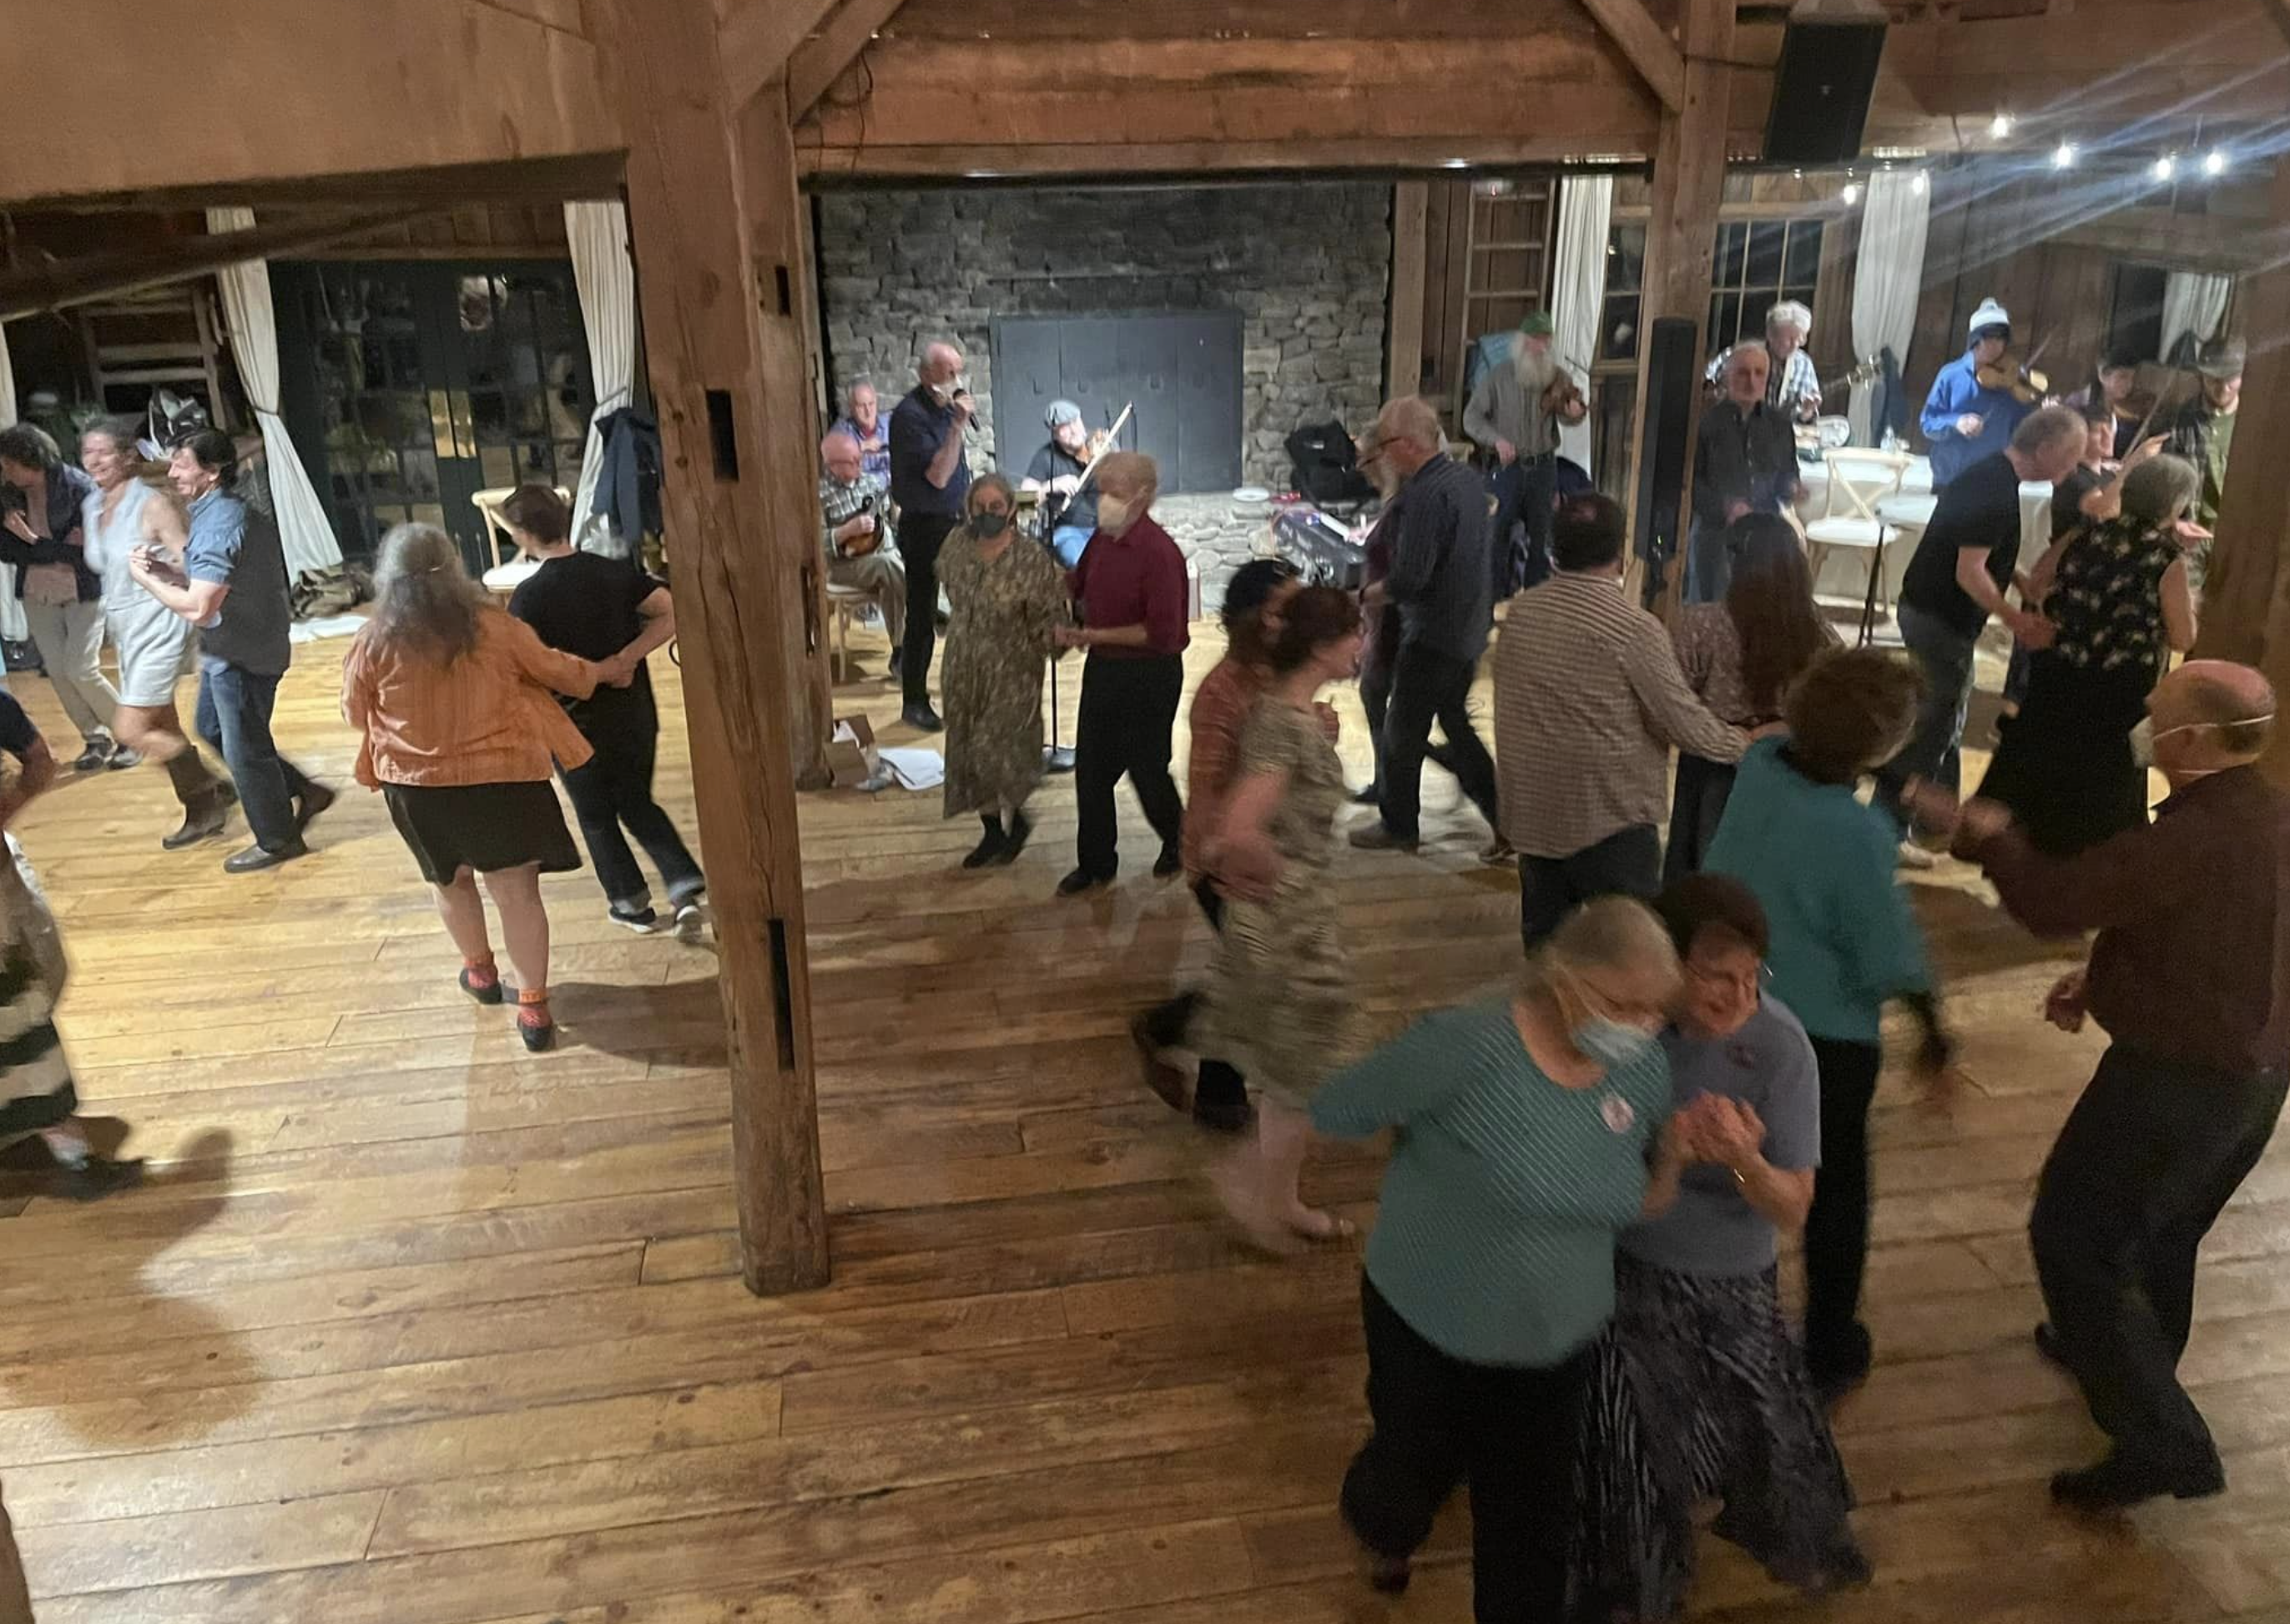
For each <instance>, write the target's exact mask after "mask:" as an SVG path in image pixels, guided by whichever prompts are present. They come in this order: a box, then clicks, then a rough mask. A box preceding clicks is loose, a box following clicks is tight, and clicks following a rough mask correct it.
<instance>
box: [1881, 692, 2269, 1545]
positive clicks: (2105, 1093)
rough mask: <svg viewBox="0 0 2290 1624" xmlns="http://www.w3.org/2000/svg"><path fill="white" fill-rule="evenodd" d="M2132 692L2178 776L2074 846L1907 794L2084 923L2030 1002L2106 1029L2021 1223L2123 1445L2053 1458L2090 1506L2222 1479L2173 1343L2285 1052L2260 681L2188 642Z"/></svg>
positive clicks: (1969, 809) (2035, 922) (2074, 1354)
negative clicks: (2080, 848) (2141, 691)
mask: <svg viewBox="0 0 2290 1624" xmlns="http://www.w3.org/2000/svg"><path fill="white" fill-rule="evenodd" d="M2147 713H2148V714H2147V719H2146V720H2145V721H2144V722H2142V724H2140V728H2139V730H2138V731H2137V732H2134V733H2133V735H2132V743H2133V748H2134V751H2136V752H2139V753H2141V754H2142V758H2144V757H2146V756H2151V758H2152V760H2153V762H2154V764H2155V765H2157V766H2158V767H2160V768H2161V769H2162V771H2163V773H2164V775H2165V776H2166V778H2168V779H2169V780H2170V783H2171V795H2170V798H2169V799H2168V800H2166V801H2165V802H2164V803H2163V806H2162V815H2161V816H2160V817H2159V818H2158V820H2156V821H2155V822H2154V823H2153V824H2151V825H2150V826H2148V827H2147V828H2139V829H2134V830H2131V831H2129V832H2128V833H2126V834H2122V835H2118V836H2116V837H2115V838H2114V839H2112V840H2109V841H2106V842H2104V843H2103V844H2100V845H2096V846H2094V847H2092V848H2090V849H2089V850H2087V851H2086V852H2081V853H2079V854H2078V855H2077V856H2074V857H2070V858H2065V859H2059V858H2046V857H2044V856H2041V855H2039V854H2038V852H2036V851H2035V850H2034V848H2033V847H2031V846H2030V844H2028V841H2027V838H2026V836H2023V835H2022V833H2021V832H2020V831H2019V830H2017V829H2015V828H2013V827H2012V822H2011V817H2010V814H2009V813H2007V812H2005V811H2004V809H2003V808H2002V807H2000V806H1998V805H1996V804H1994V803H1992V802H1985V801H1974V802H1972V803H1970V804H1967V805H1966V806H1965V807H1964V808H1963V809H1962V811H1961V812H1960V813H1959V812H1958V809H1957V807H1956V804H1955V802H1954V801H1953V799H1952V798H1951V797H1950V796H1947V795H1945V794H1944V793H1940V792H1937V791H1934V790H1930V789H1927V790H1926V791H1924V792H1922V794H1921V795H1920V796H1919V799H1918V810H1919V811H1920V812H1924V813H1925V814H1926V815H1927V816H1932V817H1934V818H1935V819H1936V820H1937V821H1938V823H1939V825H1940V826H1941V827H1942V828H1949V827H1951V826H1952V827H1953V828H1954V829H1955V834H1956V848H1957V850H1958V852H1960V853H1962V854H1963V855H1965V856H1967V857H1971V858H1974V859H1975V860H1977V861H1978V862H1979V863H1980V864H1981V866H1982V868H1985V869H1986V870H1987V872H1988V876H1989V878H1990V879H1991V880H1993V881H1994V882H1995V884H1996V889H1997V891H1998V893H1999V894H2000V895H2001V896H2002V897H2003V899H2004V906H2005V907H2006V908H2009V909H2010V910H2011V911H2012V914H2013V916H2014V917H2015V918H2017V919H2019V920H2020V921H2021V923H2022V924H2025V925H2027V926H2028V928H2029V929H2030V930H2032V931H2036V932H2039V933H2042V934H2046V935H2067V934H2073V933H2075V932H2082V931H2086V930H2091V929H2094V928H2096V929H2097V930H2098V932H2099V934H2098V937H2097V939H2096V940H2094V941H2093V943H2092V948H2091V958H2090V962H2089V964H2088V965H2087V966H2086V968H2085V969H2083V970H2079V971H2078V972H2075V973H2074V974H2072V975H2070V976H2068V977H2067V978H2066V979H2064V980H2062V981H2061V982H2060V984H2059V985H2058V986H2057V987H2055V988H2053V990H2052V994H2051V996H2050V998H2049V999H2048V1000H2047V1001H2046V1004H2045V1014H2046V1017H2048V1018H2049V1019H2050V1020H2052V1022H2053V1023H2054V1025H2056V1026H2059V1027H2061V1028H2064V1029H2065V1030H2068V1031H2070V1032H2072V1031H2076V1030H2078V1029H2079V1028H2081V1027H2082V1025H2083V1022H2084V1019H2085V1017H2086V1015H2088V1016H2089V1017H2090V1018H2091V1019H2092V1020H2096V1021H2097V1022H2098V1023H2099V1024H2100V1026H2101V1027H2102V1028H2104V1029H2105V1031H2106V1032H2107V1035H2108V1036H2109V1037H2110V1038H2111V1039H2112V1040H2113V1042H2112V1044H2111V1046H2110V1048H2109V1049H2108V1051H2107V1052H2106V1053H2105V1054H2104V1055H2103V1056H2102V1057H2101V1059H2100V1062H2099V1069H2098V1071H2097V1073H2096V1074H2095V1075H2094V1076H2093V1077H2092V1080H2091V1083H2090V1084H2089V1085H2088V1086H2087V1087H2086V1089H2085V1090H2084V1092H2083V1097H2082V1098H2081V1099H2080V1100H2078V1101H2077V1102H2076V1107H2075V1109H2074V1111H2073V1112H2072V1113H2070V1116H2069V1117H2068V1121H2067V1125H2066V1126H2065V1127H2063V1128H2062V1129H2061V1130H2060V1137H2059V1140H2058V1142H2057V1143H2056V1144H2054V1146H2053V1147H2052V1154H2051V1156H2050V1157H2049V1158H2048V1159H2047V1160H2046V1162H2045V1164H2044V1172H2043V1177H2042V1179H2041V1180H2040V1181H2039V1182H2038V1185H2037V1188H2036V1206H2035V1211H2034V1212H2033V1214H2032V1215H2031V1216H2030V1219H2029V1222H2028V1239H2029V1242H2030V1246H2031V1247H2032V1249H2033V1250H2034V1252H2035V1254H2036V1271H2037V1275H2038V1278H2039V1279H2040V1280H2041V1282H2042V1284H2043V1290H2044V1306H2045V1307H2046V1308H2047V1309H2048V1310H2050V1313H2051V1324H2049V1325H2048V1326H2045V1327H2041V1328H2039V1329H2038V1332H2037V1344H2038V1347H2040V1348H2043V1349H2044V1351H2045V1352H2046V1353H2047V1354H2049V1355H2050V1356H2052V1357H2054V1358H2055V1359H2057V1360H2058V1361H2059V1362H2060V1363H2061V1364H2063V1365H2065V1366H2066V1367H2067V1368H2068V1370H2069V1371H2070V1372H2071V1373H2072V1374H2073V1375H2074V1376H2075V1379H2076V1380H2077V1382H2078V1384H2079V1385H2080V1386H2081V1387H2082V1388H2083V1393H2084V1400H2085V1402H2086V1404H2089V1405H2090V1406H2091V1413H2092V1419H2093V1420H2095V1421H2097V1422H2098V1423H2099V1425H2100V1427H2101V1428H2102V1430H2103V1431H2105V1432H2106V1433H2107V1435H2108V1436H2109V1437H2110V1439H2112V1440H2113V1444H2114V1447H2113V1448H2112V1449H2111V1450H2110V1452H2109V1453H2108V1455H2107V1458H2106V1459H2105V1460H2102V1461H2101V1462H2099V1464H2097V1465H2096V1466H2093V1467H2088V1468H2085V1469H2083V1470H2081V1471H2074V1472H2062V1473H2060V1474H2059V1475H2058V1476H2054V1478H2053V1479H2052V1495H2053V1498H2054V1499H2055V1500H2060V1501H2062V1502H2063V1503H2065V1504H2068V1505H2070V1506H2075V1507H2078V1508H2082V1509H2086V1510H2106V1509H2111V1508H2117V1507H2121V1506H2129V1505H2134V1504H2136V1503H2137V1502H2138V1501H2140V1500H2148V1499H2151V1498H2153V1497H2154V1496H2156V1495H2158V1494H2174V1495H2176V1496H2177V1497H2178V1498H2180V1499H2182V1500H2189V1499H2192V1498H2195V1497H2197V1496H2199V1495H2205V1494H2215V1493H2217V1492H2219V1491H2220V1490H2221V1489H2223V1488H2224V1487H2225V1486H2226V1473H2225V1469H2224V1468H2223V1467H2222V1464H2221V1463H2220V1460H2219V1453H2218V1446H2217V1445H2216V1444H2214V1443H2213V1442H2212V1441H2211V1435H2210V1429H2209V1428H2208V1427H2206V1425H2205V1424H2204V1422H2203V1418H2202V1412H2200V1411H2198V1410H2197V1409H2196V1408H2195V1404H2194V1400H2192V1399H2191V1398H2190V1397H2189V1396H2187V1391H2186V1389H2185V1388H2182V1387H2181V1386H2180V1385H2179V1379H2178V1364H2179V1359H2180V1356H2181V1355H2182V1354H2183V1353H2184V1352H2185V1351H2186V1346H2187V1334H2188V1331H2189V1329H2190V1324H2191V1323H2192V1320H2193V1317H2194V1292H2195V1252H2196V1249H2197V1248H2198V1246H2199V1245H2200V1244H2202V1239H2203V1236H2204V1235H2205V1234H2206V1233H2207V1232H2208V1231H2209V1229H2210V1227H2211V1225H2212V1224H2213V1223H2214V1222H2215V1221H2216V1220H2217V1218H2218V1215H2219V1212H2220V1211H2221V1210H2222V1208H2224V1207H2225V1205H2226V1204H2227V1201H2228V1199H2229V1197H2230V1196H2233V1194H2234V1192H2235V1189H2236V1188H2237V1187H2238V1186H2239V1185H2240V1184H2241V1183H2242V1181H2243V1180H2244V1179H2245V1178H2246V1177H2247V1176H2248V1175H2249V1172H2250V1170H2251V1169H2252V1168H2253V1167H2254V1166H2255V1165H2257V1163H2258V1159H2259V1156H2261V1155H2262V1153H2263V1152H2264V1151H2265V1148H2266V1142H2267V1140H2268V1139H2269V1138H2270V1136H2271V1135H2272V1133H2273V1132H2274V1124H2275V1120H2276V1118H2277V1117H2278V1116H2280V1115H2281V1112H2282V1101H2283V1095H2284V1089H2285V1078H2286V1071H2285V1064H2286V1061H2290V796H2285V795H2284V794H2283V793H2282V792H2281V791H2280V790H2279V789H2278V788H2275V787H2274V785H2273V784H2272V783H2271V782H2270V781H2269V780H2267V779H2266V778H2265V777H2263V776H2262V775H2261V773H2260V772H2259V770H2258V767H2257V761H2258V757H2259V754H2260V752H2261V751H2262V750H2263V749H2264V748H2265V746H2266V739H2267V733H2268V732H2269V728H2270V724H2272V722H2273V720H2274V693H2273V690H2272V689H2270V687H2268V685H2267V683H2266V679H2265V678H2264V677H2262V676H2260V675H2259V674H2258V673H2257V672H2256V671H2254V670H2252V669H2251V668H2249V667H2247V666H2238V665H2232V664H2230V663H2228V662H2227V661H2225V660H2190V661H2189V662H2188V663H2187V664H2186V665H2183V666H2182V667H2180V668H2179V669H2177V670H2176V671H2174V672H2173V673H2171V675H2170V676H2166V677H2165V678H2164V679H2163V681H2162V682H2161V683H2160V684H2158V685H2157V687H2156V689H2155V692H2154V693H2153V694H2152V695H2151V696H2150V698H2149V700H2148V701H2147Z"/></svg>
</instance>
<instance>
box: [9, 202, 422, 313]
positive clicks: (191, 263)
mask: <svg viewBox="0 0 2290 1624" xmlns="http://www.w3.org/2000/svg"><path fill="white" fill-rule="evenodd" d="M433 212H435V211H434V210H431V209H407V208H399V209H386V210H381V211H379V212H377V211H372V210H369V211H367V212H364V213H363V214H345V215H342V216H340V217H339V218H336V219H331V220H310V219H307V218H306V219H301V220H280V221H278V222H276V223H275V224H272V225H267V226H256V227H254V228H252V230H247V231H225V232H219V233H217V234H215V235H213V236H183V237H177V238H174V239H173V240H172V241H170V242H167V243H165V244H161V245H159V246H156V247H152V248H138V249H134V250H132V251H130V252H123V253H101V254H90V255H87V256H85V257H84V258H81V259H72V260H52V261H51V262H49V263H47V264H45V265H38V266H33V267H30V268H25V269H20V270H14V271H9V272H7V273H5V274H0V322H12V321H14V320H16V319H17V318H19V317H20V316H36V315H39V314H40V313H42V312H43V311H48V310H64V309H68V308H71V307H72V306H74V305H84V304H89V303H92V302H93V301H94V300H99V299H116V298H118V297H120V296H121V295H122V294H125V293H133V292H140V291H141V290H143V289H145V288H156V287H165V286H168V285H169V284H173V283H177V282H188V281H189V280H190V279H191V278H192V277H194V276H205V275H206V274H207V273H208V272H210V271H217V270H220V269H222V268H224V267H226V266H230V265H241V264H244V262H245V261H247V260H268V259H275V258H276V257H277V256H279V255H281V254H291V253H300V252H306V251H308V250H309V249H312V248H316V247H318V246H319V245H321V244H325V243H335V242H340V241H341V240H342V239H343V238H345V237H354V236H364V234H366V233H367V232H370V231H380V230H382V229H385V228H388V227H390V226H395V225H399V224H402V223H404V221H406V220H416V219H419V218H420V217H421V216H422V215H424V214H428V213H433Z"/></svg>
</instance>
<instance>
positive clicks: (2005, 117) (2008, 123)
mask: <svg viewBox="0 0 2290 1624" xmlns="http://www.w3.org/2000/svg"><path fill="white" fill-rule="evenodd" d="M1988 133H1989V134H1990V135H1992V136H1994V137H1995V138H1996V139H1997V140H1999V141H2000V140H2003V139H2004V138H2005V137H2006V136H2007V135H2009V134H2011V133H2012V115H2011V114H2009V113H1998V114H1997V115H1996V116H1995V117H1993V118H1991V119H1990V120H1989V121H1988Z"/></svg>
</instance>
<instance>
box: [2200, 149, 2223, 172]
mask: <svg viewBox="0 0 2290 1624" xmlns="http://www.w3.org/2000/svg"><path fill="white" fill-rule="evenodd" d="M2203 173H2205V174H2206V175H2222V174H2224V173H2226V148H2223V147H2214V148H2211V150H2210V155H2209V156H2207V157H2206V158H2204V159H2203Z"/></svg>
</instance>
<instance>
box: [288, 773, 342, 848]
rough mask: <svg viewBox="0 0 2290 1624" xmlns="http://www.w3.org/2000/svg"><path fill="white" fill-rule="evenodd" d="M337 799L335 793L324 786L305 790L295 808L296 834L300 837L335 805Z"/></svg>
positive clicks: (313, 786)
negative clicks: (323, 813) (319, 815)
mask: <svg viewBox="0 0 2290 1624" xmlns="http://www.w3.org/2000/svg"><path fill="white" fill-rule="evenodd" d="M335 798H336V797H335V795H334V792H333V791H332V790H331V789H329V788H326V787H325V786H324V784H312V785H311V786H310V787H309V788H307V789H305V790H303V791H302V798H301V799H300V801H298V802H296V803H295V806H294V832H295V833H296V834H298V835H299V834H300V833H301V832H302V831H303V830H304V829H307V828H309V827H310V824H311V822H312V820H315V819H316V817H317V816H318V814H319V813H321V812H324V811H325V810H326V808H328V807H329V806H332V804H334V801H335Z"/></svg>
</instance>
